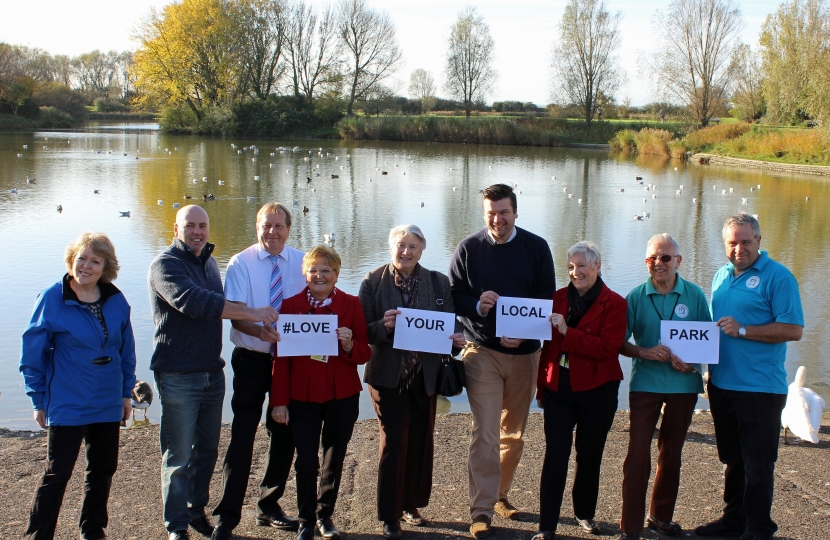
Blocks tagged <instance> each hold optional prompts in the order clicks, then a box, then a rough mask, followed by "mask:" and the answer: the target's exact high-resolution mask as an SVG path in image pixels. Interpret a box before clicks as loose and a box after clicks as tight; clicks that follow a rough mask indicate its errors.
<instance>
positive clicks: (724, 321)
mask: <svg viewBox="0 0 830 540" xmlns="http://www.w3.org/2000/svg"><path fill="white" fill-rule="evenodd" d="M717 324H718V326H720V329H721V330H722V331H723V333H724V334H726V335H727V336H732V337H738V336H739V334H738V330H740V329H741V323H739V322H738V321H736V320H735V319H734V318H732V317H721V318H720V319H718V321H717Z"/></svg>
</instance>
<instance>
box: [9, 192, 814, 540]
mask: <svg viewBox="0 0 830 540" xmlns="http://www.w3.org/2000/svg"><path fill="white" fill-rule="evenodd" d="M482 208H483V211H484V219H485V222H486V227H485V228H484V229H483V230H481V231H479V232H477V233H475V234H473V235H471V236H469V237H467V238H465V239H464V240H463V241H462V242H461V243H460V244H459V245H458V247H457V248H456V250H455V252H454V254H453V256H452V261H451V264H450V270H449V274H448V276H445V275H443V274H441V273H439V272H436V271H432V270H428V269H426V268H424V267H423V266H421V265H420V263H419V260H420V258H421V255H422V253H423V250H424V249H425V248H426V238H425V237H424V235H423V233H422V231H421V230H420V229H419V228H418V227H417V226H414V225H401V226H397V227H394V228H393V229H392V230H391V231H390V233H389V249H390V255H391V260H390V262H389V263H388V264H384V265H382V266H380V267H379V268H377V269H375V270H372V271H370V272H368V273H367V274H366V276H365V278H364V280H363V282H362V284H361V286H360V292H359V294H358V296H353V295H349V294H347V293H345V292H344V291H342V290H340V289H338V288H337V287H336V283H337V279H338V276H339V273H340V269H341V260H340V257H339V256H338V254H337V252H336V251H335V250H334V249H333V248H332V247H329V246H326V245H319V246H316V247H314V248H312V249H311V250H310V251H308V252H307V253H303V252H301V251H299V250H297V249H294V248H292V247H290V246H288V245H287V244H286V242H287V241H288V239H289V234H290V231H291V213H290V212H289V210H288V209H287V208H286V207H285V206H283V205H282V204H279V203H269V204H266V205H264V206H263V207H262V208H261V209H260V210H259V212H258V213H257V216H256V232H257V242H256V243H255V244H254V245H252V246H250V247H249V248H247V249H246V250H244V251H242V252H241V253H238V254H236V255H234V256H233V257H232V258H231V260H230V262H229V263H228V268H227V273H226V278H225V283H224V286H223V284H222V281H221V277H220V273H219V267H218V265H217V263H216V260H215V259H214V258H213V257H212V256H211V254H212V252H213V249H214V246H213V244H211V243H209V242H208V239H209V234H210V222H209V218H208V215H207V213H206V212H205V211H204V209H202V208H200V207H199V206H195V205H191V206H186V207H184V208H182V209H180V210H179V212H178V214H177V216H176V222H175V224H174V227H173V232H174V239H173V243H172V245H171V246H170V247H169V248H167V249H166V250H165V251H164V252H163V253H161V254H160V255H159V256H157V257H156V258H155V259H154V260H153V262H152V264H151V267H150V271H149V276H148V283H149V290H150V299H151V306H152V311H153V319H154V323H155V334H154V340H153V341H154V350H153V355H152V359H151V364H150V368H151V369H152V370H153V372H154V377H155V387H156V392H157V394H158V398H159V401H160V403H161V420H160V446H161V453H162V465H161V477H162V499H163V506H164V523H165V527H166V529H167V531H168V533H169V538H170V540H182V539H188V538H190V532H189V529H190V528H192V529H193V530H195V531H197V532H198V533H199V534H201V535H203V536H205V537H208V538H212V539H214V540H224V539H229V538H231V537H232V531H233V529H234V528H235V527H236V526H237V525H238V524H239V522H240V519H241V516H242V505H243V502H244V497H245V493H246V490H247V484H248V479H249V476H250V472H251V463H252V459H253V452H254V439H255V435H256V431H257V428H258V425H259V422H260V419H261V416H262V407H263V404H264V403H265V402H266V399H267V400H268V402H267V403H268V407H267V413H266V418H265V428H266V430H267V433H268V435H269V447H268V454H267V462H266V467H265V472H264V474H263V477H262V481H261V484H260V495H259V499H258V502H257V518H256V522H257V524H258V525H261V526H269V527H275V528H278V529H285V530H293V531H297V534H298V540H312V539H313V537H314V535H315V529H316V530H318V531H319V533H320V534H321V535H322V537H323V538H324V539H326V540H338V539H339V538H340V532H339V531H338V529H337V527H336V526H335V524H334V522H333V516H334V510H335V505H336V501H337V495H338V490H339V485H340V480H341V475H342V470H343V464H344V460H345V456H346V450H347V447H348V444H349V441H350V439H351V436H352V432H353V428H354V424H355V422H356V420H357V417H358V399H359V396H358V394H359V393H360V391H361V390H362V384H361V381H360V378H359V375H358V366H359V365H363V364H365V369H364V382H366V383H367V384H368V386H369V393H370V396H371V399H372V403H373V405H374V408H375V411H376V413H377V417H378V422H379V429H380V443H379V444H380V448H379V454H378V479H377V511H378V520H379V521H380V522H382V524H383V536H384V537H386V538H389V539H392V540H396V539H399V538H401V536H402V529H401V523H402V522H404V523H407V524H410V525H415V526H418V525H423V524H425V523H426V519H425V518H424V516H422V515H421V513H420V510H421V509H423V508H424V507H426V506H427V505H428V504H429V499H430V494H431V488H432V476H433V454H434V446H433V431H434V425H435V413H436V399H437V395H436V379H437V376H438V372H439V369H440V367H441V362H442V360H441V355H438V354H433V353H424V352H419V351H407V350H400V349H396V348H394V347H393V342H394V334H395V321H396V317H397V315H398V314H399V313H400V311H399V309H398V308H401V307H403V308H411V309H421V310H434V311H446V312H451V313H455V314H456V315H457V323H456V324H457V325H456V328H455V329H454V332H453V333H452V335H450V336H449V339H450V340H451V341H452V350H453V354H458V353H459V352H460V353H461V357H462V360H463V364H464V369H465V372H466V380H467V396H468V398H469V402H470V409H471V411H472V419H473V426H472V435H471V440H470V447H469V459H468V475H469V495H470V518H471V525H470V534H471V535H472V536H473V537H474V538H484V537H486V536H487V535H488V534H489V533H490V530H491V526H492V521H493V518H494V516H495V515H499V516H500V517H501V518H504V519H515V518H516V517H517V514H518V513H519V509H518V508H516V507H515V506H514V505H513V504H512V503H511V502H510V500H509V497H508V495H509V493H510V492H511V487H512V484H513V479H514V475H515V472H516V469H517V467H518V465H519V461H520V459H521V456H522V451H523V444H524V441H523V437H524V432H525V430H526V426H527V419H528V413H529V409H530V405H531V403H532V402H533V400H534V399H536V401H537V403H538V404H539V406H540V407H541V408H542V409H543V410H544V432H545V442H546V450H545V458H544V464H543V468H542V476H541V482H540V484H541V485H540V498H539V500H540V508H539V532H538V534H536V535H535V536H534V540H552V539H553V538H555V536H556V528H557V524H558V521H559V517H560V507H561V504H562V499H563V496H564V490H565V484H566V479H567V475H568V462H569V458H570V453H571V450H572V448H575V459H576V469H575V478H574V487H573V493H572V498H573V508H574V513H575V516H574V517H575V519H576V521H577V523H578V524H579V526H580V527H581V528H582V529H583V530H585V531H586V532H589V533H593V534H600V533H601V532H602V530H601V527H600V526H599V525H598V524H597V522H596V521H595V520H594V518H595V514H596V506H597V499H598V493H599V487H600V486H599V478H600V467H601V463H602V455H603V451H604V447H605V442H606V437H607V434H608V432H609V430H610V429H611V426H612V423H613V420H614V416H615V412H616V409H617V394H618V391H619V386H620V381H621V380H622V379H623V373H622V369H621V368H620V364H619V359H618V355H619V354H623V355H626V356H630V357H632V358H633V368H632V374H631V381H630V395H629V402H630V404H631V412H630V430H629V431H630V443H629V448H628V455H627V457H626V460H625V465H624V480H623V486H622V491H623V507H622V518H621V521H620V528H621V531H622V536H621V538H622V539H623V540H632V539H637V538H640V533H641V532H642V530H643V527H644V522H645V526H648V527H649V528H652V529H656V530H657V531H659V532H662V533H664V534H668V535H675V536H676V535H679V534H680V533H681V531H682V528H681V526H680V525H678V524H677V523H675V522H674V521H673V520H672V516H673V512H674V506H675V501H676V498H677V493H678V489H679V479H680V467H681V459H680V458H681V453H682V447H683V443H684V441H685V437H686V432H687V430H688V428H689V425H690V423H691V418H692V415H693V410H694V406H695V403H696V400H697V394H698V393H699V392H701V391H703V380H702V377H701V371H702V367H701V366H700V365H699V364H695V363H694V362H695V359H694V358H683V359H681V358H679V357H678V356H677V355H676V354H675V353H673V352H672V351H671V350H670V349H669V348H668V347H666V346H665V345H663V344H661V343H660V324H661V321H664V320H681V321H711V320H715V321H716V322H717V324H718V326H719V327H720V330H721V332H722V335H721V338H720V358H719V363H718V364H717V365H714V366H712V367H710V374H711V379H710V380H709V382H708V392H709V396H710V399H711V409H712V416H713V419H714V423H715V430H716V437H717V445H718V453H719V456H720V459H721V461H722V462H723V463H724V464H725V466H726V467H725V489H724V503H725V506H724V512H723V516H722V517H721V518H720V519H718V520H717V521H715V522H713V523H710V524H706V525H702V526H699V527H698V528H697V529H696V533H697V534H698V535H699V536H732V537H741V538H745V539H768V538H772V534H773V533H774V532H775V531H776V529H777V527H776V525H775V523H774V522H773V521H772V519H771V518H770V512H771V507H772V494H773V477H774V475H773V471H774V464H775V461H776V458H777V448H778V433H779V420H780V413H781V409H782V408H783V406H784V402H785V400H786V393H787V385H786V372H785V370H784V359H785V355H786V342H787V341H792V340H798V339H800V338H801V330H802V327H803V324H804V323H803V314H802V310H801V303H800V297H799V291H798V284H797V283H796V281H795V278H794V277H793V276H792V274H791V273H790V272H789V271H788V270H787V269H786V268H785V267H784V266H782V265H781V264H779V263H777V262H775V261H773V260H772V259H770V258H769V256H768V255H767V254H766V252H762V251H760V250H759V248H760V241H761V234H760V228H759V226H758V222H757V220H755V218H753V217H751V216H748V215H746V214H739V215H736V216H731V217H730V218H729V219H728V220H727V221H726V223H725V225H724V227H723V241H724V244H725V248H726V255H727V258H728V259H729V263H728V264H726V265H725V266H724V267H723V268H721V269H720V270H719V271H718V273H717V274H716V275H715V278H714V281H713V287H712V302H711V308H710V305H709V303H707V301H706V298H705V296H704V294H703V291H702V290H701V288H700V287H699V286H697V285H695V284H693V283H691V282H689V281H686V280H684V279H682V278H681V277H680V274H679V272H678V269H679V267H680V264H681V261H682V255H681V252H680V248H679V246H678V245H677V243H676V242H675V241H674V239H672V237H671V236H669V235H668V234H658V235H656V236H654V237H653V238H651V240H650V241H649V242H648V244H647V246H646V258H645V263H646V269H647V270H648V273H649V277H648V278H647V279H646V281H645V283H643V284H642V285H640V286H638V287H636V288H635V289H634V290H632V291H631V292H630V293H629V294H628V297H627V298H623V297H621V296H620V295H618V294H617V293H615V292H613V291H612V290H611V289H610V288H609V287H608V286H607V285H606V284H605V283H604V282H603V279H602V275H601V269H602V259H601V254H600V251H599V248H598V247H597V246H596V245H594V244H593V243H591V242H579V243H577V244H575V245H573V246H572V247H571V248H570V249H569V250H568V252H567V267H568V276H569V283H568V285H567V286H566V287H563V288H561V289H559V290H556V281H555V276H554V263H553V257H552V255H551V251H550V248H549V247H548V244H547V242H546V241H545V240H544V239H543V238H541V237H539V236H537V235H535V234H532V233H530V232H528V231H526V230H524V229H521V228H519V227H516V226H515V221H516V219H517V217H518V212H517V201H516V195H515V193H513V190H512V188H510V187H509V186H507V185H504V184H496V185H493V186H490V187H488V188H487V189H485V190H484V191H483V198H482ZM66 265H67V269H68V273H67V274H66V275H65V276H64V278H63V279H62V280H61V281H59V282H58V283H56V284H54V285H52V286H51V287H49V288H48V289H46V290H44V291H43V292H42V293H41V294H40V296H39V297H38V300H37V302H36V305H35V309H34V313H33V315H32V318H31V321H30V323H29V325H28V327H27V328H26V331H25V332H24V335H23V346H22V353H21V360H20V370H21V372H22V374H23V377H24V382H25V387H26V392H27V394H28V395H29V396H30V397H31V399H32V403H33V406H34V415H35V420H36V421H37V423H38V424H39V425H40V426H41V427H44V428H46V429H47V436H48V445H47V453H48V456H47V469H46V471H45V472H44V475H43V477H42V479H41V481H40V483H39V484H38V487H37V491H36V493H35V497H34V501H33V504H32V510H31V513H30V517H29V523H28V527H27V530H26V532H25V538H30V539H43V538H52V537H53V536H54V532H55V526H56V523H57V517H58V512H59V509H60V504H61V501H62V498H63V493H64V490H65V487H66V484H67V482H68V480H69V476H70V474H71V472H72V469H73V467H74V464H75V460H76V459H77V455H78V452H79V448H80V445H81V443H82V442H83V443H85V448H86V458H87V463H88V466H87V471H86V477H85V485H84V502H83V508H82V511H81V516H80V534H81V538H82V539H86V540H99V539H102V538H106V537H107V536H106V532H105V528H106V526H107V499H108V496H109V489H110V485H111V480H112V476H113V474H114V472H115V470H116V465H117V455H118V437H119V424H120V422H121V421H122V420H124V419H126V418H127V417H128V416H129V414H130V399H129V398H130V396H131V392H132V389H133V386H134V385H135V382H136V381H135V346H134V341H133V334H132V328H131V326H130V318H129V314H130V308H129V305H128V304H127V302H126V300H125V299H124V296H123V294H121V293H120V291H119V290H118V289H117V288H116V287H115V286H114V285H113V284H112V281H113V280H114V279H115V277H116V276H117V272H118V262H117V259H116V257H115V250H114V248H113V246H112V244H111V243H110V241H109V240H108V239H107V237H106V236H105V235H103V234H92V233H88V234H85V235H82V236H81V237H80V238H79V239H78V240H77V241H76V242H74V243H73V244H72V245H70V246H69V248H67V252H66ZM500 295H501V296H505V297H519V298H528V299H543V300H550V299H553V310H552V313H551V314H550V315H549V317H548V320H549V321H550V324H551V327H552V335H553V337H552V339H551V340H549V341H545V342H544V344H542V343H541V342H540V341H538V340H532V339H518V338H511V337H509V336H499V335H498V334H497V332H496V313H495V311H496V310H495V307H496V306H497V305H498V301H499V296H500ZM280 314H311V315H313V314H325V315H336V316H337V320H338V324H337V330H336V331H337V339H338V346H337V354H336V355H325V356H324V355H318V356H279V355H278V354H277V353H278V349H279V346H280V341H281V334H280V332H279V331H278V329H277V328H275V326H274V324H273V323H275V322H276V321H277V320H278V318H279V316H280ZM222 319H230V320H231V324H232V329H231V341H232V342H233V343H234V345H235V348H234V350H233V353H232V357H231V365H232V368H233V397H232V401H231V406H232V409H233V413H234V416H233V424H232V427H231V440H230V444H229V446H228V449H227V452H226V454H225V460H224V463H223V468H222V495H221V498H220V500H219V502H218V503H217V504H216V506H215V507H214V508H213V512H212V519H211V518H208V516H207V514H206V507H207V504H208V500H209V485H210V478H211V475H212V474H213V470H214V467H215V465H216V461H217V459H218V450H219V436H220V426H221V414H222V403H223V397H224V394H225V378H224V371H223V368H224V361H223V360H222V358H221V357H220V353H221V348H222ZM631 338H633V341H631ZM661 411H662V421H660V420H659V419H660V417H661ZM658 421H660V432H659V438H658V449H659V455H658V458H657V473H656V475H655V479H654V487H653V490H652V497H651V504H650V508H649V511H648V513H646V507H645V503H646V501H645V499H646V492H647V489H648V481H649V475H650V469H651V455H650V452H651V440H652V436H653V432H654V429H655V427H656V425H657V423H658ZM574 437H575V444H574ZM320 450H322V451H321V452H320ZM295 455H296V459H295ZM320 455H322V463H320V459H319V456H320ZM292 462H293V463H294V466H295V470H296V493H297V509H298V518H295V517H293V516H290V515H288V514H287V513H286V512H284V510H283V509H282V507H281V505H280V499H281V498H282V496H283V494H284V491H285V486H286V483H287V480H288V476H289V473H290V468H291V464H292Z"/></svg>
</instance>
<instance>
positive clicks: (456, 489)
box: [0, 411, 830, 540]
mask: <svg viewBox="0 0 830 540" xmlns="http://www.w3.org/2000/svg"><path fill="white" fill-rule="evenodd" d="M823 420H824V421H823V424H824V425H823V427H822V429H821V435H820V438H821V441H820V443H819V444H818V445H812V444H801V445H793V446H785V445H783V444H782V445H781V447H780V454H779V460H778V465H777V467H776V476H777V478H776V484H775V506H774V508H773V518H774V519H775V520H776V522H777V523H778V525H779V527H780V529H779V531H778V534H779V536H777V537H776V538H782V539H784V538H786V539H799V540H810V539H816V540H826V539H828V538H830V532H828V531H830V452H828V448H830V427H828V426H830V413H827V414H825V415H824V419H823ZM627 422H628V416H627V414H626V413H625V412H622V411H621V412H620V413H618V414H617V418H616V421H615V422H614V426H613V428H612V429H611V433H610V434H609V438H608V444H607V446H606V449H605V458H604V464H603V469H602V481H601V488H600V500H599V504H598V509H597V516H596V519H597V521H598V522H599V523H600V524H601V525H602V526H603V527H604V529H605V535H607V536H611V535H618V534H619V527H618V525H617V523H618V520H619V517H620V514H619V512H620V491H621V484H622V463H623V460H624V459H625V452H626V448H627V444H628V433H627V432H626V427H627ZM229 436H230V426H224V427H223V429H222V443H221V454H220V456H219V462H218V464H217V470H216V472H215V474H214V477H213V482H212V485H211V500H212V502H213V501H216V500H217V498H218V496H219V493H220V490H221V464H222V458H223V456H224V450H225V449H226V448H227V444H228V437H229ZM469 436H470V416H469V415H467V414H454V415H452V414H451V415H447V416H441V417H439V419H438V421H437V423H436V434H435V443H436V458H435V474H434V482H435V483H434V488H433V493H432V501H431V503H430V505H429V507H427V508H426V509H425V510H423V512H422V513H423V514H424V516H425V517H426V518H427V519H428V520H430V524H429V525H428V526H425V527H417V528H416V527H407V526H404V530H405V538H409V539H411V540H415V538H419V539H426V540H438V539H444V538H452V537H468V534H467V528H468V526H469V523H468V520H469V516H468V503H469V498H468V492H467V466H466V463H467V445H468V442H469ZM266 441H267V438H266V435H265V431H264V429H262V428H261V429H260V432H259V433H258V435H257V440H256V450H255V456H254V464H253V471H252V473H251V482H250V483H249V486H248V496H247V499H246V505H245V507H244V508H243V517H242V523H241V524H240V526H239V527H237V529H236V530H235V531H234V533H235V534H236V535H237V536H238V537H239V538H279V539H281V540H289V539H290V540H293V538H294V534H293V533H286V532H281V531H276V530H270V529H266V528H262V527H257V526H256V525H255V522H254V518H255V515H256V494H257V492H258V480H259V478H260V477H261V473H262V468H263V467H264V456H265V448H266ZM526 441H527V442H526V446H525V455H524V457H523V459H522V463H521V465H520V468H519V470H518V473H517V476H516V480H515V482H514V488H513V493H512V495H511V501H512V502H513V503H514V504H515V505H516V506H518V507H519V508H520V509H521V510H522V513H521V514H520V515H519V519H518V520H516V521H506V520H503V519H501V518H499V517H496V518H495V519H494V522H493V525H494V529H493V534H492V535H491V538H493V539H494V540H507V539H513V538H517V539H518V538H521V539H524V540H529V538H530V536H531V534H532V531H535V530H536V524H537V521H538V488H539V486H538V484H539V476H540V471H541V463H542V456H543V453H544V434H543V432H542V416H541V414H532V415H531V419H530V422H529V426H528V433H527V436H526ZM377 444H378V441H377V423H376V421H374V420H372V421H361V422H358V424H357V426H356V427H355V434H354V437H353V438H352V442H351V445H350V447H349V448H350V451H349V454H348V456H347V458H346V465H345V468H344V477H343V484H342V486H341V489H340V499H339V501H338V504H337V510H336V512H335V515H334V521H335V524H336V525H337V526H338V527H339V528H340V529H341V531H343V532H344V533H345V536H346V537H348V538H355V539H357V538H375V539H377V538H381V535H380V532H381V531H380V524H379V523H378V521H377V517H376V513H375V497H376V494H375V484H376V474H377V469H376V459H377ZM45 447H46V437H45V434H44V433H43V432H28V431H9V430H2V429H0V503H2V504H0V538H20V537H21V536H22V533H23V530H24V528H25V525H26V519H27V513H28V509H29V505H30V502H31V499H32V494H33V493H34V488H35V485H36V483H37V480H38V478H39V476H40V474H41V473H42V471H43V467H44V460H45V455H46V448H45ZM655 448H656V441H655ZM655 452H656V449H655ZM683 458H684V467H683V473H682V480H681V487H680V497H679V500H678V503H677V510H676V512H675V520H676V521H677V522H679V523H680V524H681V525H683V526H685V527H688V528H689V529H693V528H694V527H695V526H696V525H699V524H701V523H704V522H708V521H710V520H712V519H715V518H717V517H718V515H719V508H720V496H721V493H722V492H721V490H722V479H721V470H722V469H721V464H720V463H719V462H718V459H717V452H716V449H715V439H714V434H713V426H712V419H711V416H710V415H709V414H708V413H707V412H705V411H704V412H702V413H701V414H698V415H695V417H694V421H693V423H692V427H691V429H690V431H689V435H688V438H687V443H686V446H685V448H684V456H683ZM159 464H160V454H159V447H158V426H150V427H145V428H141V429H127V430H123V431H122V436H121V455H120V462H119V469H118V472H117V473H116V476H115V479H114V482H113V488H112V494H111V496H110V505H109V510H110V526H109V529H108V533H109V535H110V538H112V539H114V540H116V539H117V540H132V539H135V540H139V539H141V540H144V539H158V540H163V539H166V538H167V535H166V534H165V532H164V527H163V523H162V519H161V496H160V487H159V486H160V475H159ZM571 467H573V459H572V460H571ZM83 468H84V461H83V457H81V458H79V461H78V464H77V466H76V469H75V473H74V475H73V477H72V480H71V481H70V484H69V487H68V489H67V496H66V499H65V501H64V506H63V509H62V511H61V515H60V519H59V522H58V533H57V538H60V539H64V538H65V539H74V538H78V532H77V520H78V513H79V511H80V498H81V485H82V475H83ZM567 489H568V490H570V485H569V486H568V488H567ZM283 503H284V504H283V506H284V508H285V509H286V510H287V511H289V512H291V513H295V511H296V502H295V486H294V480H293V475H292V478H291V480H290V481H289V485H288V489H287V491H286V495H285V497H284V499H283ZM572 515H573V514H572V509H571V507H570V500H569V498H567V497H566V500H565V503H564V504H563V509H562V516H563V518H562V520H561V521H560V526H559V531H558V533H559V536H558V537H559V538H564V539H568V538H590V535H585V534H583V533H582V532H581V531H579V529H578V528H577V527H576V524H575V522H574V521H573V519H572V518H571V517H570V516H572ZM193 533H194V536H193V537H194V538H199V536H198V535H197V534H195V531H193ZM643 537H644V538H650V539H651V538H665V537H663V536H662V535H658V534H656V533H653V532H645V533H644V534H643ZM683 537H684V538H694V537H695V535H694V533H686V532H684V533H683Z"/></svg>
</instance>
